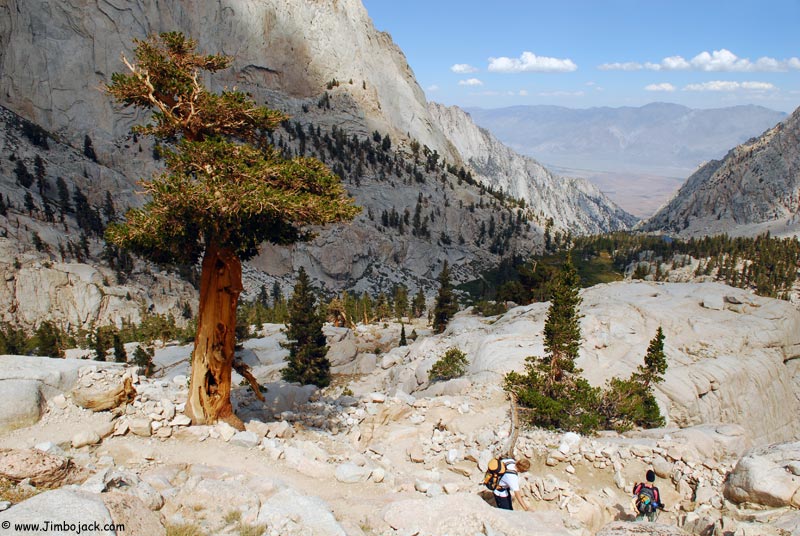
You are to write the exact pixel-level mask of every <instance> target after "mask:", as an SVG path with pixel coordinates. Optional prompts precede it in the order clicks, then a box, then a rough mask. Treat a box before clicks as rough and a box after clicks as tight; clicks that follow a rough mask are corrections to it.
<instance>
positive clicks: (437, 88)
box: [425, 84, 439, 93]
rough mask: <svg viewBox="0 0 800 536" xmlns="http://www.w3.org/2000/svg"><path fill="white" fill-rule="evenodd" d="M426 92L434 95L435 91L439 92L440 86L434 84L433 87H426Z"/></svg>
mask: <svg viewBox="0 0 800 536" xmlns="http://www.w3.org/2000/svg"><path fill="white" fill-rule="evenodd" d="M425 91H430V92H431V93H433V92H435V91H439V86H437V85H436V84H433V85H432V86H428V87H426V88H425Z"/></svg>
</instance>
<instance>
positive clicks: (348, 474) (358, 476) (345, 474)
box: [335, 462, 372, 484]
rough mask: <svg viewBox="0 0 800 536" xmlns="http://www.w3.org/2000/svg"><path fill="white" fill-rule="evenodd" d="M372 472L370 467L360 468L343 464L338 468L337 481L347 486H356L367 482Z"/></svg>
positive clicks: (351, 464)
mask: <svg viewBox="0 0 800 536" xmlns="http://www.w3.org/2000/svg"><path fill="white" fill-rule="evenodd" d="M371 473H372V470H371V469H369V468H368V467H360V466H358V465H356V464H354V463H349V462H348V463H343V464H340V465H339V466H338V467H336V473H335V476H336V480H338V481H339V482H343V483H345V484H356V483H358V482H366V481H367V479H369V476H370V474H371Z"/></svg>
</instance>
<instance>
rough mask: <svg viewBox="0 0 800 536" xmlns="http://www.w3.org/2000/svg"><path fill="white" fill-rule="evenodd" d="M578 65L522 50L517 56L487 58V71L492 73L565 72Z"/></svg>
mask: <svg viewBox="0 0 800 536" xmlns="http://www.w3.org/2000/svg"><path fill="white" fill-rule="evenodd" d="M577 69H578V66H577V65H575V63H574V62H573V61H572V60H571V59H560V58H549V57H547V56H537V55H536V54H534V53H533V52H523V53H522V55H521V56H520V57H519V58H507V57H505V56H501V57H499V58H489V71H491V72H493V73H567V72H571V71H575V70H577Z"/></svg>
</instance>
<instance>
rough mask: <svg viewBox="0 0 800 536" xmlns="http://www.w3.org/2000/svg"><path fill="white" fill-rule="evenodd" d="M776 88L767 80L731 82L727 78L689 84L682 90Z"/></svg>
mask: <svg viewBox="0 0 800 536" xmlns="http://www.w3.org/2000/svg"><path fill="white" fill-rule="evenodd" d="M774 89H777V88H776V87H775V86H774V85H772V84H770V83H768V82H731V81H728V80H714V81H712V82H703V83H702V84H689V85H688V86H686V87H684V88H683V90H684V91H739V90H745V91H772V90H774Z"/></svg>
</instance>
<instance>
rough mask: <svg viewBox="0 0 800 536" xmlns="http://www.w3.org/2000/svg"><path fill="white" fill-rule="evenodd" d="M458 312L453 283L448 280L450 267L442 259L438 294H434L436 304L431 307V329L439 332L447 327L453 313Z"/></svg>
mask: <svg viewBox="0 0 800 536" xmlns="http://www.w3.org/2000/svg"><path fill="white" fill-rule="evenodd" d="M457 312H458V300H457V299H456V295H455V294H454V293H453V284H452V282H451V281H450V268H449V266H448V265H447V261H444V265H443V266H442V271H441V273H440V274H439V294H437V296H436V304H435V305H434V307H433V331H434V333H441V332H443V331H444V329H445V328H446V327H447V323H448V322H450V319H451V318H452V317H453V315H454V314H456V313H457Z"/></svg>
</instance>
